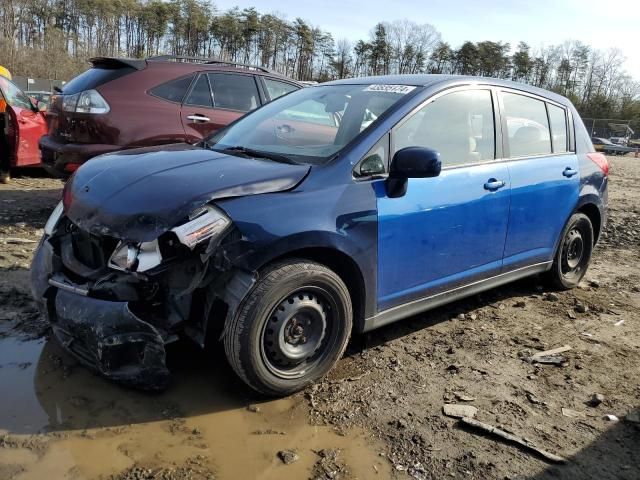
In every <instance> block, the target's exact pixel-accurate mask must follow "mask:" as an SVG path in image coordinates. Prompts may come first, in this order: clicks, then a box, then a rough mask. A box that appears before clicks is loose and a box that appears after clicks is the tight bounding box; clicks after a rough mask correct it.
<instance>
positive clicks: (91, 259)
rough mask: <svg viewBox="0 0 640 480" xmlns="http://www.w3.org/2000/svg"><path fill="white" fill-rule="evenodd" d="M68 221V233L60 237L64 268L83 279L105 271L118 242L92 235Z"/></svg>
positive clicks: (113, 239)
mask: <svg viewBox="0 0 640 480" xmlns="http://www.w3.org/2000/svg"><path fill="white" fill-rule="evenodd" d="M66 221H67V225H66V229H65V230H66V232H67V233H65V234H64V235H62V236H61V237H60V250H61V257H62V261H63V263H64V266H65V267H66V268H67V269H68V270H70V271H71V272H73V273H75V274H76V275H79V276H81V277H83V278H87V277H91V276H93V275H94V274H97V273H99V272H100V271H103V270H105V269H106V268H107V264H108V262H109V257H110V256H111V254H112V253H113V251H114V250H115V248H116V245H117V244H118V241H117V240H116V239H115V238H111V237H99V236H96V235H91V234H90V233H88V232H85V231H83V230H80V229H79V228H77V227H76V226H75V225H74V224H73V223H71V222H69V221H68V220H66Z"/></svg>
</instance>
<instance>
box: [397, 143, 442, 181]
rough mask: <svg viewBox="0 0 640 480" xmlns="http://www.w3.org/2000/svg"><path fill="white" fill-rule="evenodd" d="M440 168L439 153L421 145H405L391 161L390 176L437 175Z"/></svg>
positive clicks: (402, 177) (398, 177)
mask: <svg viewBox="0 0 640 480" xmlns="http://www.w3.org/2000/svg"><path fill="white" fill-rule="evenodd" d="M440 170H442V163H441V162H440V153H438V152H437V151H435V150H431V149H429V148H423V147H406V148H403V149H401V150H398V151H397V152H396V153H395V155H394V156H393V160H392V161H391V168H390V170H389V177H390V178H397V179H407V178H429V177H437V176H438V175H440Z"/></svg>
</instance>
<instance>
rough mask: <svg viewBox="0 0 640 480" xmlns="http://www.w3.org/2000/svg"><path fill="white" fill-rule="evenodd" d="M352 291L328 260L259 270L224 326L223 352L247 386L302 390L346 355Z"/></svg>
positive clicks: (270, 390) (261, 389) (282, 391)
mask: <svg viewBox="0 0 640 480" xmlns="http://www.w3.org/2000/svg"><path fill="white" fill-rule="evenodd" d="M352 316H353V315H352V307H351V298H350V297H349V291H348V290H347V287H346V286H345V284H344V282H343V281H342V280H341V279H340V277H339V276H338V275H337V274H336V273H335V272H333V271H332V270H330V269H328V268H327V267H325V266H324V265H321V264H318V263H314V262H310V261H307V260H300V259H292V260H288V261H286V262H282V263H277V264H275V265H273V266H270V267H268V268H267V269H266V270H265V271H263V272H261V274H260V280H258V282H257V283H256V285H255V286H254V287H253V289H252V290H251V291H250V292H249V293H248V294H247V296H246V298H245V299H244V300H243V301H242V303H241V305H240V307H239V309H238V313H237V314H236V315H235V317H234V318H233V319H231V320H230V324H229V325H228V326H227V327H226V328H225V338H224V340H225V342H224V343H225V352H226V355H227V358H228V359H229V362H230V364H231V366H232V368H233V369H234V370H235V371H236V373H237V374H238V375H239V376H240V378H242V379H243V380H244V381H245V382H246V383H247V384H248V385H249V386H251V387H252V388H254V389H255V390H257V391H259V392H261V393H263V394H266V395H271V396H279V395H287V394H290V393H293V392H295V391H298V390H300V389H302V388H304V387H305V386H307V385H309V384H310V383H312V382H314V381H316V380H317V379H319V378H320V377H322V376H323V375H325V374H326V373H327V372H328V371H329V370H330V369H331V367H332V366H333V365H334V364H335V363H336V362H337V361H338V359H339V358H340V357H341V356H342V353H343V352H344V349H345V347H346V345H347V342H348V340H349V335H350V333H351V325H352V321H353V320H352Z"/></svg>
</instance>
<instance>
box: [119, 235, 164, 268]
mask: <svg viewBox="0 0 640 480" xmlns="http://www.w3.org/2000/svg"><path fill="white" fill-rule="evenodd" d="M161 262H162V254H161V253H160V247H159V246H158V240H154V241H153V242H144V243H139V244H133V243H124V242H120V243H119V244H118V246H117V247H116V249H115V250H114V252H113V254H111V257H110V258H109V266H110V267H111V268H115V269H116V270H126V271H133V272H146V271H147V270H151V269H152V268H153V267H157V266H158V265H160V263H161Z"/></svg>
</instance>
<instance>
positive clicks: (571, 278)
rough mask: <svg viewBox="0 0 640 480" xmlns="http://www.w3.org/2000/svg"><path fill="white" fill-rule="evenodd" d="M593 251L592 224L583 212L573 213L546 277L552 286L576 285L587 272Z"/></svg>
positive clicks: (566, 286)
mask: <svg viewBox="0 0 640 480" xmlns="http://www.w3.org/2000/svg"><path fill="white" fill-rule="evenodd" d="M592 252H593V225H592V224H591V220H589V217H587V216H586V215H584V214H583V213H574V214H573V215H572V216H571V218H570V219H569V221H568V222H567V225H566V226H565V227H564V230H563V231H562V237H561V238H560V244H559V245H558V251H557V252H556V256H555V259H554V261H553V266H552V267H551V270H550V271H549V272H548V279H549V280H550V282H551V283H552V284H553V286H555V287H557V288H560V289H563V290H568V289H571V288H574V287H576V286H577V285H578V284H579V283H580V280H582V278H583V277H584V275H585V273H587V268H589V262H590V261H591V253H592Z"/></svg>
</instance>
